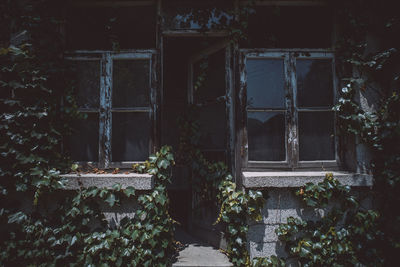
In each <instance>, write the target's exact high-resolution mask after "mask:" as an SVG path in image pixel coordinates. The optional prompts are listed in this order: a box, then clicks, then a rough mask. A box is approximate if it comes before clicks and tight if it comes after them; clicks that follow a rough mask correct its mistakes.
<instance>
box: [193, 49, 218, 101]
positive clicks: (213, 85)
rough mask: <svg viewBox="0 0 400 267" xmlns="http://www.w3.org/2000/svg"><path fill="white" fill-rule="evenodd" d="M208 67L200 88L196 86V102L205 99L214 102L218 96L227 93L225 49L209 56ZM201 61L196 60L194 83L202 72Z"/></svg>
mask: <svg viewBox="0 0 400 267" xmlns="http://www.w3.org/2000/svg"><path fill="white" fill-rule="evenodd" d="M206 62H207V63H208V67H207V68H206V70H204V71H205V74H206V75H205V77H204V78H205V80H204V82H203V83H202V86H200V88H197V89H196V88H194V89H193V90H194V92H193V96H194V102H195V103H202V102H205V101H211V102H214V101H215V100H216V99H217V97H219V96H224V95H225V49H222V50H220V51H218V52H217V53H215V54H212V55H210V56H209V57H208V58H207V61H206ZM200 64H202V63H201V62H196V63H195V64H194V66H193V68H194V75H193V77H194V81H193V82H194V83H195V82H196V81H197V79H198V77H199V76H200V75H201V74H202V72H201V69H200Z"/></svg>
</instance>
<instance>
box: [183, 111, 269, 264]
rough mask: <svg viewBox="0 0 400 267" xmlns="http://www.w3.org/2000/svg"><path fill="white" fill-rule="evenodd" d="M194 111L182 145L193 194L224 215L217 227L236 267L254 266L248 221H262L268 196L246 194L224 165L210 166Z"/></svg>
mask: <svg viewBox="0 0 400 267" xmlns="http://www.w3.org/2000/svg"><path fill="white" fill-rule="evenodd" d="M196 109H197V107H192V108H191V109H190V110H189V112H186V116H185V117H182V118H180V119H179V125H180V133H181V134H180V144H179V150H178V159H180V160H181V162H180V163H181V164H182V163H183V164H187V165H189V166H190V167H191V171H192V180H191V183H192V187H193V191H194V192H195V193H196V194H197V195H198V196H200V198H201V199H202V200H203V201H207V200H208V201H212V202H213V203H218V206H219V208H220V212H219V214H218V218H217V220H216V222H215V224H218V223H221V224H223V226H224V229H225V231H224V232H225V237H226V240H227V250H226V253H227V255H228V257H229V259H230V261H231V262H232V263H233V265H234V266H238V267H240V266H250V265H251V261H250V256H249V253H248V251H247V232H248V230H249V225H248V220H249V219H253V220H255V221H260V220H261V209H262V207H263V205H264V200H265V199H264V196H263V193H262V192H261V191H254V190H249V191H243V190H242V189H241V188H239V187H238V186H237V184H236V183H235V182H234V180H233V177H232V175H231V174H229V172H228V169H227V167H226V165H225V164H224V163H223V162H210V161H209V160H207V159H206V158H205V156H204V155H203V153H202V152H201V149H200V146H199V140H200V136H201V131H199V124H198V121H197V120H196Z"/></svg>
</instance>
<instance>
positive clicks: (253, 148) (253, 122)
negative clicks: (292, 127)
mask: <svg viewBox="0 0 400 267" xmlns="http://www.w3.org/2000/svg"><path fill="white" fill-rule="evenodd" d="M247 130H248V141H249V160H256V161H284V160H285V157H286V156H285V116H284V113H283V112H248V113H247Z"/></svg>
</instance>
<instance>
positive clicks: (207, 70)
mask: <svg viewBox="0 0 400 267" xmlns="http://www.w3.org/2000/svg"><path fill="white" fill-rule="evenodd" d="M247 2H248V1H241V0H240V1H239V0H236V1H224V0H214V1H208V0H202V1H195V0H192V1H183V0H158V1H153V0H148V1H147V0H142V1H71V4H70V6H69V9H68V11H67V12H66V18H67V19H66V21H65V25H64V26H65V27H64V28H63V30H62V32H63V36H64V38H65V47H66V49H65V51H66V52H65V58H67V59H68V60H70V61H71V62H73V64H74V66H75V67H76V69H77V75H78V83H77V87H78V90H79V93H78V99H77V101H78V105H79V110H80V111H81V112H82V113H84V114H87V119H86V120H85V121H81V122H77V125H75V127H76V128H77V129H79V131H77V132H76V133H75V135H74V136H73V137H72V139H71V140H70V142H69V150H70V153H71V156H72V158H73V159H74V160H76V161H77V162H79V163H80V164H87V163H90V164H92V165H93V166H97V167H98V168H120V169H123V168H131V166H132V164H133V163H135V162H142V161H144V160H146V159H147V158H148V156H149V155H150V154H151V153H154V152H155V151H157V150H158V149H159V148H160V147H161V146H162V145H172V146H173V147H174V150H177V149H178V144H179V135H180V133H179V123H178V121H177V118H179V117H180V116H183V115H185V114H186V113H187V112H188V107H189V106H196V107H197V109H196V110H197V113H196V116H197V119H198V121H199V132H200V133H201V137H200V144H199V146H200V147H201V150H202V151H203V153H204V154H205V155H206V157H207V158H208V159H210V160H213V161H223V162H225V163H226V164H227V166H228V168H229V170H230V172H231V173H232V174H233V177H234V179H235V181H236V183H237V184H238V186H240V187H241V188H243V190H247V189H261V190H266V191H268V195H269V198H268V199H267V200H266V204H265V207H264V209H263V214H262V215H263V220H262V221H261V222H257V223H255V222H254V223H251V226H250V230H249V234H248V248H249V251H250V255H251V257H265V256H269V255H279V256H282V255H283V256H284V250H283V247H282V244H281V243H280V242H278V238H277V236H276V234H275V232H274V230H275V228H276V227H277V225H279V223H282V222H286V219H287V218H288V217H289V216H294V217H303V218H307V217H309V218H312V217H313V216H317V215H316V214H310V213H307V211H306V210H305V209H304V207H303V206H302V204H301V203H300V202H299V201H298V200H297V199H296V198H295V197H294V196H293V188H298V187H300V186H303V185H304V184H305V183H307V182H318V181H322V180H323V178H324V177H325V174H326V173H327V172H332V173H333V175H334V177H335V178H337V179H338V180H339V181H340V182H341V183H343V184H346V185H349V186H352V188H353V189H354V190H355V191H360V192H366V191H368V187H369V186H371V185H372V177H371V175H369V173H368V166H369V154H368V151H366V150H365V148H364V147H363V146H362V145H359V144H357V142H354V141H353V142H351V141H349V140H343V139H342V138H339V137H338V136H337V135H335V132H336V123H335V120H336V117H335V112H334V111H333V110H332V107H333V106H334V104H335V103H336V100H337V97H338V91H339V88H341V87H342V86H343V84H342V83H341V82H340V77H338V74H337V71H336V70H337V65H336V62H335V46H334V44H335V42H336V38H337V35H338V32H340V27H338V24H337V23H335V10H333V9H332V8H330V6H329V4H328V3H327V2H325V1H301V0H299V1H285V0H280V1H267V0H265V1H255V3H254V6H252V7H251V10H250V11H249V12H248V21H247V22H248V25H247V27H245V29H246V30H245V31H246V32H245V35H246V38H232V34H233V32H234V30H235V28H232V27H230V26H229V25H234V22H235V19H236V16H235V14H237V13H240V12H241V10H242V9H243V8H245V6H246V5H247ZM246 8H247V7H246ZM235 12H236V13H235ZM199 79H200V80H199ZM199 81H200V83H199ZM367 97H368V96H364V95H361V94H360V96H359V98H360V99H361V100H360V102H361V103H362V104H363V105H364V106H363V107H364V108H365V109H373V107H374V106H373V105H374V104H373V102H370V101H369V99H368V98H367ZM190 175H191V173H190V171H189V170H188V168H186V167H184V166H180V165H179V162H178V164H177V166H175V167H174V169H173V173H172V180H173V183H172V185H171V186H170V188H169V196H170V199H171V202H170V205H171V207H170V209H171V215H172V217H173V218H174V219H175V220H177V221H179V222H180V223H181V224H182V227H183V228H184V229H185V230H186V231H188V232H190V233H191V234H192V235H194V236H196V237H200V238H202V239H204V241H207V242H209V243H211V244H213V245H214V246H218V247H223V246H224V242H223V233H221V230H220V228H218V226H213V224H212V223H213V222H214V221H215V219H216V216H217V215H218V210H217V208H216V207H215V205H214V206H213V205H212V203H211V204H210V203H195V202H196V197H195V196H193V194H192V191H191V185H190V183H189V181H190V179H189V178H188V177H190ZM65 177H67V178H68V179H69V186H70V188H77V187H79V185H86V186H89V185H98V186H107V185H111V184H114V183H121V184H122V185H123V186H128V185H131V186H134V187H135V188H136V189H138V190H151V189H152V177H151V176H150V175H143V174H140V175H139V174H134V173H130V174H122V173H120V174H116V175H115V174H114V175H109V174H81V175H79V176H77V175H74V174H69V175H66V176H65ZM126 213H134V210H132V209H130V208H127V209H125V210H124V208H121V209H120V210H115V211H110V212H109V216H110V218H113V219H115V220H116V222H118V218H119V217H118V216H120V215H118V214H126Z"/></svg>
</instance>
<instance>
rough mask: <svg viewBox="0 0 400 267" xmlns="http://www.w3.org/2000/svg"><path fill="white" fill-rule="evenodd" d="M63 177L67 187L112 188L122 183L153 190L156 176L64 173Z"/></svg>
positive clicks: (125, 185) (137, 188) (140, 188)
mask: <svg viewBox="0 0 400 267" xmlns="http://www.w3.org/2000/svg"><path fill="white" fill-rule="evenodd" d="M61 177H63V178H65V179H66V180H67V182H66V189H67V190H75V189H79V188H81V187H84V188H87V187H91V186H96V187H101V188H104V187H105V188H112V186H113V185H114V184H120V185H121V186H122V188H126V187H128V186H131V187H133V188H135V189H136V190H151V189H153V187H154V177H153V176H151V175H149V174H139V173H129V174H110V173H106V174H97V173H85V174H64V175H61Z"/></svg>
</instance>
